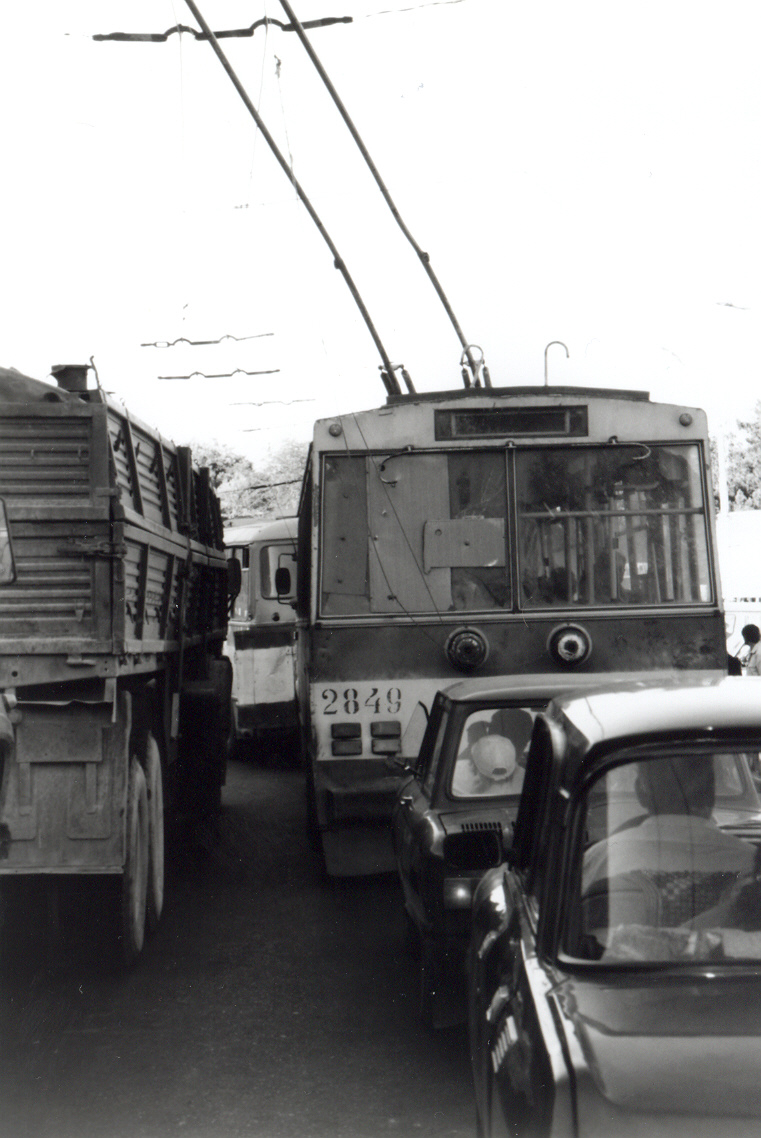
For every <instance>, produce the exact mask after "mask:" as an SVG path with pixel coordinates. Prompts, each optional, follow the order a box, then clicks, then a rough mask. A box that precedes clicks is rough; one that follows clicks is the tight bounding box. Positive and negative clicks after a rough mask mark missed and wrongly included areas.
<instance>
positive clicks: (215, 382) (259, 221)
mask: <svg viewBox="0 0 761 1138" xmlns="http://www.w3.org/2000/svg"><path fill="white" fill-rule="evenodd" d="M198 3H199V7H200V9H201V11H202V13H203V14H204V16H205V17H206V19H207V21H208V22H209V23H210V24H211V26H212V27H213V28H214V29H222V28H236V27H247V26H250V25H251V24H252V23H253V21H254V20H256V19H259V18H260V17H262V16H263V15H265V14H266V15H268V16H270V17H272V18H275V19H278V20H283V21H284V20H285V19H286V16H285V13H284V12H283V9H282V8H281V6H280V4H279V3H277V0H247V2H243V0H198ZM292 3H293V6H294V8H295V10H296V12H297V14H298V15H299V17H300V18H301V20H302V21H307V20H310V19H315V18H318V17H322V16H343V15H352V16H353V17H354V22H353V23H351V24H348V25H340V24H339V25H334V26H332V27H328V28H324V29H319V30H315V31H312V32H310V33H309V34H310V38H311V42H312V44H313V45H314V48H315V50H316V51H317V53H318V55H319V56H320V58H321V60H322V62H323V64H324V66H325V68H326V70H327V71H328V74H329V75H330V76H331V78H332V80H333V82H334V84H335V86H336V88H337V89H338V92H339V94H340V96H341V97H342V99H343V101H344V103H345V104H346V106H347V108H348V110H349V112H350V113H351V115H352V117H353V119H354V121H355V123H356V126H357V128H358V129H359V131H360V133H361V134H362V137H363V139H364V141H365V143H366V145H367V147H368V149H369V151H370V153H371V155H372V156H373V158H374V160H375V162H376V164H377V166H378V168H379V170H380V173H381V175H382V176H383V178H384V181H385V182H386V184H387V186H388V188H389V190H390V192H391V194H392V195H393V197H394V199H395V201H396V204H397V206H398V208H399V210H400V212H401V215H402V217H403V218H404V220H405V222H406V223H407V225H408V226H409V228H410V229H411V231H412V233H413V235H414V236H415V238H416V240H417V241H418V242H419V244H420V245H421V246H422V247H423V248H424V249H426V250H427V251H428V252H429V253H430V256H431V262H432V265H433V268H434V270H435V271H436V274H437V276H438V277H439V280H440V281H441V283H442V286H443V287H444V290H445V292H446V293H447V296H448V298H449V300H450V302H451V304H452V307H453V309H454V311H455V313H456V314H457V317H458V319H459V321H460V324H461V325H462V327H463V330H464V332H465V335H466V336H467V337H468V338H469V339H471V340H472V341H473V342H474V343H476V344H479V345H480V346H481V347H482V348H483V350H484V353H485V357H486V361H487V363H488V365H489V369H490V372H491V377H492V382H493V383H494V385H495V386H509V385H511V384H526V383H529V384H538V385H541V384H542V383H543V380H544V350H545V346H546V345H547V344H548V343H549V342H550V341H552V340H561V341H563V342H564V343H565V344H566V345H567V347H568V351H569V353H570V356H569V358H568V359H566V356H565V352H564V351H563V349H562V348H561V347H553V348H551V349H550V351H549V357H548V367H549V378H550V383H557V384H566V383H569V384H581V385H590V386H610V387H633V388H637V389H644V390H649V391H650V393H651V397H652V398H653V399H656V400H662V401H673V402H682V403H687V404H692V405H696V406H703V407H705V409H706V410H707V411H708V413H709V418H710V421H711V425H712V427H713V429H714V430H717V429H718V428H719V426H720V425H721V424H722V423H725V422H726V423H729V424H732V423H733V422H734V420H736V419H737V418H738V417H739V416H743V415H745V414H748V413H749V412H751V411H752V409H753V406H754V404H755V402H756V400H757V399H758V398H761V385H759V375H760V373H761V324H760V320H759V314H760V313H761V286H760V284H759V276H758V274H759V266H761V239H760V238H761V233H760V227H759V202H761V164H760V163H759V151H758V143H759V133H760V132H759V126H760V125H761V124H760V120H761V114H760V110H761V107H760V100H759V81H758V60H757V54H758V53H757V44H758V33H759V24H760V23H761V16H760V15H759V8H758V4H757V2H756V0H698V2H697V3H696V2H695V0H690V2H682V0H657V2H650V0H639V2H638V3H636V4H634V3H631V2H629V3H627V2H626V0H619V2H616V3H612V2H611V0H601V2H597V3H595V2H590V0H579V2H574V0H565V2H550V0H531V2H530V3H528V2H526V0H522V2H521V3H517V2H514V0H449V2H447V0H439V2H438V3H434V2H431V0H427V2H426V0H420V2H418V3H417V4H416V3H415V0H292ZM176 23H184V24H188V25H191V24H193V23H194V21H193V19H192V16H191V13H190V11H189V9H188V8H187V5H186V4H185V3H184V2H183V0H69V2H62V0H36V2H35V3H27V4H13V5H6V8H5V11H4V17H3V41H2V44H1V45H0V98H1V99H2V106H3V108H4V112H3V116H2V120H1V121H0V145H1V146H2V150H1V151H0V153H1V154H2V158H3V174H2V177H1V179H0V195H2V205H3V218H4V225H3V235H2V246H1V248H0V252H1V255H2V273H1V274H0V281H1V283H0V319H1V321H2V323H1V324H0V339H1V341H2V343H1V346H0V364H2V365H4V366H12V367H16V368H18V369H19V370H21V371H24V372H26V373H28V374H31V375H34V376H36V377H38V378H44V377H45V376H46V375H47V374H48V373H49V370H50V367H51V365H53V364H54V363H61V362H67V363H68V362H86V361H87V360H88V359H89V358H90V356H94V358H95V363H96V365H97V367H98V371H99V374H100V378H101V382H102V384H103V386H104V387H105V388H106V389H107V390H111V391H114V392H116V393H117V394H118V395H119V396H120V397H121V398H122V399H123V400H124V401H125V402H126V403H127V405H128V406H129V408H130V409H131V410H132V411H133V412H134V413H135V414H137V415H139V416H140V417H141V418H143V419H144V420H146V421H148V422H150V423H153V424H155V425H156V426H158V427H159V428H160V429H161V430H162V432H163V433H164V434H166V435H168V436H170V437H172V438H174V439H175V440H176V441H177V442H185V441H187V440H188V439H192V438H198V439H204V440H206V439H212V438H216V439H218V440H220V441H223V442H226V443H228V444H229V445H230V446H232V447H233V448H234V449H236V450H238V451H240V452H242V453H244V454H247V455H249V456H251V457H252V458H256V457H257V456H258V455H259V454H260V453H261V452H262V450H263V449H265V448H266V447H268V446H272V445H277V444H278V443H280V442H281V441H283V440H284V439H286V438H295V439H299V440H306V439H307V438H308V436H309V433H310V427H311V423H312V422H313V420H314V419H315V418H318V417H324V416H326V415H330V414H332V413H338V412H344V411H351V410H360V409H363V408H367V407H372V406H375V405H379V404H381V403H382V402H383V400H384V399H385V391H384V388H383V386H382V383H381V380H380V376H379V371H378V365H379V363H380V359H379V357H378V354H377V352H376V349H375V346H374V344H373V342H372V340H371V338H370V336H369V333H367V331H366V329H365V326H364V324H363V322H362V320H361V317H360V315H359V313H358V311H357V310H356V308H355V306H354V303H353V301H352V299H351V297H350V295H349V291H348V289H347V288H346V285H345V284H344V282H343V279H342V277H341V275H340V274H339V273H338V272H337V271H336V270H335V269H334V268H333V265H332V260H331V256H330V253H329V251H328V249H327V247H326V246H325V245H324V243H323V241H322V238H321V237H320V236H319V234H318V233H317V231H316V230H315V229H314V227H313V226H312V223H311V222H310V221H309V219H308V217H307V215H306V212H305V210H304V208H303V206H301V205H300V204H299V203H298V201H297V200H296V197H295V194H294V191H293V188H292V186H291V185H290V184H289V182H288V180H287V179H286V177H285V175H284V174H283V172H282V171H281V170H280V168H279V167H278V166H277V164H276V162H275V159H274V158H273V156H272V155H271V153H270V151H269V149H268V147H267V145H266V144H265V142H264V140H263V139H262V138H261V137H257V131H256V128H255V125H254V123H253V121H252V120H251V118H250V117H249V115H248V113H247V111H246V110H245V108H244V106H243V104H242V103H241V101H240V99H239V97H238V95H237V94H236V92H235V90H234V88H233V86H232V84H231V83H230V80H229V79H228V78H227V76H226V75H225V74H224V72H223V70H222V67H221V65H220V64H219V62H218V60H217V59H216V57H215V56H214V54H213V52H212V49H211V47H210V46H209V45H208V44H207V43H202V42H196V41H195V40H194V39H193V38H192V37H190V36H187V35H184V36H182V37H179V36H177V35H173V36H171V37H170V38H169V40H168V41H167V42H166V43H147V44H142V43H127V44H123V43H113V42H105V43H98V42H95V41H94V40H93V39H92V38H91V37H92V35H93V34H95V33H107V32H111V31H124V32H141V33H147V32H163V31H165V30H166V29H167V28H169V27H171V26H173V25H174V24H176ZM222 46H223V48H224V50H225V52H226V53H227V54H228V56H229V58H230V60H231V62H232V64H233V66H234V67H235V69H236V71H237V72H238V74H239V76H240V78H241V80H242V81H243V83H244V84H245V86H246V88H247V90H248V92H249V95H250V96H251V98H252V100H253V101H254V103H255V104H256V105H257V106H258V107H259V109H260V112H261V114H262V116H263V118H264V120H265V122H266V123H267V126H268V128H269V130H270V131H271V133H272V134H273V135H274V136H275V138H276V140H277V141H278V144H279V145H280V147H281V149H282V150H283V151H284V152H285V153H286V154H288V153H290V154H291V155H292V156H293V161H294V169H295V172H296V175H297V177H298V178H299V179H300V181H301V183H302V185H303V187H304V189H305V190H306V192H307V193H308V194H309V196H310V198H311V199H312V202H313V204H314V206H315V208H316V210H317V212H318V213H319V214H320V216H321V217H322V220H323V222H324V224H325V225H326V227H327V229H328V231H329V232H330V234H331V236H332V237H333V240H334V241H335V243H336V245H337V246H338V249H339V250H340V252H341V254H342V255H343V257H344V259H345V261H346V264H347V266H348V268H349V271H350V272H351V274H352V275H353V277H354V279H355V281H356V282H357V285H358V287H359V289H360V292H361V293H362V295H363V297H364V299H365V302H366V304H367V306H368V308H369V310H370V313H371V315H372V317H373V319H374V321H375V323H376V326H377V328H378V331H379V334H380V336H381V339H382V340H383V342H384V344H385V347H386V349H387V351H388V353H389V355H390V356H391V358H392V360H393V361H394V362H395V363H403V364H404V365H405V366H406V367H407V369H408V370H409V372H410V374H411V376H412V379H413V381H414V383H415V385H416V387H417V388H418V390H420V391H430V390H437V389H442V388H457V387H460V386H461V385H462V381H461V379H460V368H459V360H460V351H461V349H460V344H459V342H458V340H457V337H456V335H455V332H454V330H453V329H452V327H451V325H450V324H449V322H448V320H447V318H446V315H445V313H444V311H443V308H442V307H441V305H440V303H439V301H438V300H437V298H436V296H435V294H434V291H433V288H432V287H431V285H430V283H429V281H428V279H427V277H426V275H425V273H424V271H423V268H422V267H421V266H420V264H419V262H418V260H417V257H416V255H415V254H414V252H413V250H412V249H411V247H410V246H409V245H408V243H407V242H406V240H405V239H404V237H403V236H402V234H401V232H400V231H399V229H398V228H397V227H396V225H395V223H394V222H393V220H392V219H391V216H390V214H389V212H388V210H387V208H386V206H385V204H384V202H383V200H382V198H381V196H380V193H379V191H378V189H377V187H376V186H375V183H374V182H373V180H372V179H371V177H370V175H369V173H368V172H367V171H366V168H365V166H364V163H363V162H362V160H361V158H360V156H359V154H358V152H357V151H356V148H355V147H354V143H353V142H352V140H351V138H350V136H349V134H348V132H347V130H346V128H345V127H344V125H343V123H342V122H341V120H340V118H339V116H338V112H337V111H336V110H335V108H334V106H333V104H332V102H331V101H330V99H329V97H328V96H327V94H326V93H325V92H324V89H323V88H322V85H321V83H320V80H319V78H318V76H317V74H316V72H315V71H314V69H313V67H312V65H311V63H310V62H309V59H308V58H307V56H306V54H305V53H304V51H303V48H302V47H301V45H300V44H299V41H298V39H297V37H296V36H295V35H294V34H293V33H285V32H282V31H281V30H279V29H277V28H274V27H270V28H269V29H268V31H267V32H266V33H265V31H264V29H259V30H257V32H256V34H255V35H254V37H253V38H250V39H239V40H235V39H233V40H230V39H226V40H223V41H222ZM278 60H279V65H278V63H277V61H278ZM222 336H237V337H249V336H256V337H259V338H257V339H251V340H245V341H243V340H241V341H240V342H235V341H232V340H229V339H228V340H225V341H224V342H223V343H221V344H219V345H215V346H211V347H195V348H191V347H188V346H187V345H186V344H179V345H176V346H175V347H172V348H164V349H161V348H146V347H141V344H144V343H151V342H154V341H172V340H175V339H177V338H179V337H185V338H187V339H191V340H214V339H217V338H219V337H222ZM236 368H241V369H243V370H246V371H254V370H265V369H279V371H278V373H277V374H275V375H268V376H243V375H238V376H237V377H235V378H231V379H230V378H225V379H210V380H206V379H201V378H198V377H196V378H194V379H191V380H189V381H187V382H179V381H174V382H172V381H164V380H159V379H158V377H159V376H162V375H187V374H189V373H191V372H193V371H201V372H206V373H207V374H212V373H216V374H218V373H223V372H230V371H233V370H234V369H236ZM267 400H282V401H283V402H281V403H269V404H268V405H265V406H261V407H255V406H246V405H243V406H240V405H238V404H245V403H261V402H264V401H267Z"/></svg>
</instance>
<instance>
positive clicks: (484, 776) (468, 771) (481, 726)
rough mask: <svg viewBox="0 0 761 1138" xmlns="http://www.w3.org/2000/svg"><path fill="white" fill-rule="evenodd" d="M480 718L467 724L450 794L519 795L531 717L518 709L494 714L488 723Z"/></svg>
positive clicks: (477, 715) (468, 795)
mask: <svg viewBox="0 0 761 1138" xmlns="http://www.w3.org/2000/svg"><path fill="white" fill-rule="evenodd" d="M482 715H483V713H482V712H476V713H475V714H474V715H472V716H471V717H470V719H469V721H468V724H467V727H466V730H465V734H464V739H465V741H466V745H465V747H464V749H463V750H462V751H461V752H460V754H459V756H458V758H457V763H456V765H455V769H454V774H453V777H452V793H453V794H454V795H455V797H458V798H480V797H482V796H487V795H511V794H520V792H521V788H522V786H523V774H524V765H525V753H526V749H527V747H528V742H529V739H530V737H531V728H532V726H533V716H532V715H531V713H530V712H528V711H526V710H524V709H523V708H519V707H506V708H501V709H499V710H497V711H494V712H493V713H492V714H491V715H490V717H489V719H488V721H484V720H483V718H481V717H482Z"/></svg>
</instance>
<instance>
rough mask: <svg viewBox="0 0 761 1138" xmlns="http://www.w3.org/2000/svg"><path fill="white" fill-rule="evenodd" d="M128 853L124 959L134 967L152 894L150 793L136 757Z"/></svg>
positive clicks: (131, 780)
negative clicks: (149, 895) (149, 888)
mask: <svg viewBox="0 0 761 1138" xmlns="http://www.w3.org/2000/svg"><path fill="white" fill-rule="evenodd" d="M126 839H127V840H126V843H125V844H126V850H125V861H124V872H123V874H122V887H121V941H122V958H123V960H124V963H125V964H127V965H130V964H132V963H133V962H134V961H135V960H136V958H137V957H138V956H139V955H140V953H141V952H142V950H143V945H144V943H145V910H146V901H147V894H148V861H149V846H148V789H147V786H146V782H145V774H144V773H143V768H142V767H141V766H140V763H139V762H138V761H137V758H136V756H134V755H133V756H132V757H131V758H130V761H129V780H128V784H127V819H126Z"/></svg>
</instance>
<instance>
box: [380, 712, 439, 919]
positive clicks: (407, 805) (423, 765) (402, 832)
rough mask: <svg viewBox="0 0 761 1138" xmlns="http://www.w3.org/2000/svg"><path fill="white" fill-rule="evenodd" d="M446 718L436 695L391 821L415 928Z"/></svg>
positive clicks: (421, 915)
mask: <svg viewBox="0 0 761 1138" xmlns="http://www.w3.org/2000/svg"><path fill="white" fill-rule="evenodd" d="M449 718H450V707H449V701H447V700H445V699H444V698H443V697H440V696H437V698H436V700H435V701H434V705H433V708H432V710H431V717H430V719H429V722H428V729H427V730H426V733H425V737H424V739H423V744H422V746H421V748H420V756H419V763H418V766H417V767H416V769H415V771H414V773H413V774H412V775H411V777H410V779H409V781H408V782H407V783H405V785H404V786H403V787H402V789H401V791H400V793H399V797H398V798H397V801H396V807H395V809H394V814H393V819H392V830H393V838H394V849H395V851H396V860H397V866H398V869H399V876H400V878H401V882H402V888H403V890H404V900H405V905H406V907H407V910H408V912H409V913H410V916H411V917H412V918H413V920H414V921H415V923H416V924H417V925H418V927H420V926H421V924H422V923H423V921H424V909H423V903H422V898H421V892H420V881H421V873H420V866H421V862H422V858H423V856H424V849H423V846H424V842H425V835H426V832H427V831H428V829H429V827H428V826H427V823H426V814H427V812H428V810H430V807H431V798H432V795H433V788H434V786H435V784H436V773H437V770H438V765H439V761H440V758H441V752H442V747H443V743H444V739H445V736H446V730H447V725H448V722H449Z"/></svg>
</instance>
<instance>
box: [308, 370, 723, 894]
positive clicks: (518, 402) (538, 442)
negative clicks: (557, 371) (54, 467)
mask: <svg viewBox="0 0 761 1138" xmlns="http://www.w3.org/2000/svg"><path fill="white" fill-rule="evenodd" d="M709 461H710V458H709V447H708V435H707V424H706V417H705V414H704V412H703V411H701V410H698V409H696V408H693V407H681V406H673V405H667V404H659V403H654V402H651V401H650V398H649V395H648V394H647V393H646V392H639V391H619V390H607V389H606V390H601V389H588V388H562V387H552V388H549V387H546V386H545V387H536V388H533V387H517V388H509V389H505V388H503V389H497V388H472V387H471V388H467V387H466V388H464V389H463V390H460V391H449V392H438V393H428V394H409V395H405V394H390V395H389V396H388V399H387V401H386V404H385V405H384V406H383V407H379V408H377V409H374V410H369V411H364V412H360V413H356V414H347V415H340V416H336V417H335V418H330V419H324V420H320V421H318V422H317V423H316V425H315V428H314V436H313V444H312V448H311V451H310V455H309V458H308V461H307V469H306V473H305V479H304V486H303V489H302V497H301V504H300V510H299V584H298V590H297V612H298V617H299V625H300V634H299V649H298V652H299V660H298V666H297V689H298V699H299V708H300V720H301V736H302V750H303V756H304V760H305V764H306V768H307V780H308V788H307V789H308V815H309V822H310V828H311V831H312V835H313V837H314V838H315V840H318V841H319V846H320V849H321V852H322V853H323V854H324V857H325V863H326V868H327V871H328V873H330V874H338V875H344V874H352V873H367V872H373V871H378V870H381V869H389V868H391V867H392V866H393V862H392V860H391V854H390V844H387V843H388V825H387V824H388V819H389V816H390V811H391V807H392V805H393V801H394V798H395V795H396V792H397V790H398V787H399V785H400V773H399V772H400V768H401V765H402V764H401V763H400V760H404V759H409V760H413V759H414V757H415V756H416V754H417V751H418V749H419V746H420V742H421V739H422V733H423V730H424V728H425V724H426V719H427V713H428V710H429V708H430V706H431V702H432V698H433V695H434V693H435V692H436V690H437V689H439V688H442V687H446V686H447V685H448V684H450V683H453V682H454V681H456V680H457V679H460V678H462V677H463V675H472V674H479V675H482V676H487V675H500V676H503V675H514V674H521V673H531V674H533V675H537V674H541V673H547V674H548V675H569V676H570V675H572V674H573V673H578V672H594V673H600V674H601V678H602V677H605V676H608V675H610V674H611V673H621V672H624V673H627V674H630V675H631V674H636V673H638V672H647V673H648V674H653V673H655V674H656V675H657V674H658V673H662V674H664V675H665V674H671V673H673V671H675V670H679V671H698V672H700V671H705V672H706V673H710V672H716V671H721V670H725V669H726V644H725V633H724V620H723V614H722V605H721V600H720V597H721V592H720V587H719V582H718V567H717V563H716V556H715V530H714V520H713V513H712V497H711V491H710V471H709Z"/></svg>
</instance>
